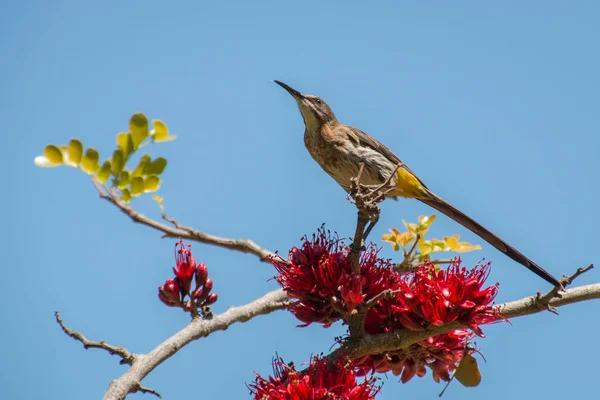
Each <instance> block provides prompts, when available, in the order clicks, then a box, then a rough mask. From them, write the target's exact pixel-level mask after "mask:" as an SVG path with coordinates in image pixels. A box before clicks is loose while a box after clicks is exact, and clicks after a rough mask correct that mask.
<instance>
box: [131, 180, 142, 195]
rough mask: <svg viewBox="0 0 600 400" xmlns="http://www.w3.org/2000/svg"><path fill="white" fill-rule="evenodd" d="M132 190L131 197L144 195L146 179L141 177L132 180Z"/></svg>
mask: <svg viewBox="0 0 600 400" xmlns="http://www.w3.org/2000/svg"><path fill="white" fill-rule="evenodd" d="M130 190H131V196H133V197H135V196H139V195H140V194H142V193H144V178H142V177H139V176H136V177H135V178H132V179H131V186H130Z"/></svg>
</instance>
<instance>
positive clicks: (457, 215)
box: [418, 189, 560, 286]
mask: <svg viewBox="0 0 600 400" xmlns="http://www.w3.org/2000/svg"><path fill="white" fill-rule="evenodd" d="M418 199H419V200H420V201H422V202H423V203H425V204H427V205H428V206H430V207H433V208H435V209H436V210H438V211H440V212H441V213H443V214H445V215H446V216H448V217H449V218H452V219H453V220H454V221H456V222H458V223H459V224H461V225H462V226H464V227H465V228H467V229H469V230H470V231H471V232H473V233H474V234H476V235H477V236H479V237H480V238H482V239H483V240H485V241H486V242H488V243H489V244H491V245H492V246H494V247H495V248H497V249H498V250H500V251H501V252H503V253H504V254H506V255H507V256H509V257H510V258H512V259H513V260H515V261H516V262H518V263H519V264H522V265H524V266H525V267H526V268H527V269H529V270H530V271H531V272H533V273H534V274H536V275H537V276H539V277H540V278H542V279H544V280H545V281H547V282H549V283H551V284H552V285H554V286H560V283H559V281H558V280H557V279H556V278H555V277H553V276H552V275H550V273H548V272H547V271H546V270H544V269H543V268H542V267H540V266H539V265H537V264H536V263H534V262H533V261H531V260H530V259H529V258H527V257H525V256H524V255H523V254H522V253H521V252H519V251H518V250H517V249H515V248H514V247H512V246H511V245H509V244H508V243H506V242H505V241H504V240H502V239H500V238H499V237H498V236H496V235H494V234H493V233H492V232H490V231H488V230H487V229H486V228H484V227H483V226H481V225H480V224H479V223H478V222H477V221H475V220H474V219H472V218H470V217H469V216H467V215H465V214H464V213H463V212H462V211H460V210H458V209H457V208H455V207H454V206H452V205H450V204H449V203H447V202H446V201H444V200H443V199H441V198H439V197H438V196H437V195H435V194H434V193H432V192H430V191H429V190H427V189H426V195H425V196H422V197H421V196H420V197H419V198H418Z"/></svg>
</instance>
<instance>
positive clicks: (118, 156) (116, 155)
mask: <svg viewBox="0 0 600 400" xmlns="http://www.w3.org/2000/svg"><path fill="white" fill-rule="evenodd" d="M111 166H112V173H113V174H115V175H118V174H120V173H121V171H122V170H123V168H124V167H125V154H124V153H123V150H122V149H116V150H115V151H114V152H113V156H112V160H111Z"/></svg>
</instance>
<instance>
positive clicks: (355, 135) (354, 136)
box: [345, 126, 428, 189]
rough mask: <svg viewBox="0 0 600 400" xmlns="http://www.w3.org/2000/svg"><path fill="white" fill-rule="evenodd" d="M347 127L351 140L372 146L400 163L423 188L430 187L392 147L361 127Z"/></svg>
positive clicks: (394, 161) (396, 162) (392, 160)
mask: <svg viewBox="0 0 600 400" xmlns="http://www.w3.org/2000/svg"><path fill="white" fill-rule="evenodd" d="M346 128H347V129H345V132H346V134H347V135H348V138H349V139H350V140H353V141H354V142H355V143H356V144H359V145H362V146H367V147H370V148H372V149H373V150H375V151H377V152H379V153H380V154H382V155H383V156H384V157H385V158H387V159H388V160H390V161H391V162H393V163H394V164H396V165H397V164H400V168H403V169H405V170H406V171H408V172H409V173H410V174H411V175H412V176H414V177H415V178H416V179H417V180H418V181H419V183H420V184H421V185H422V186H423V188H425V189H428V188H427V186H426V185H425V183H423V181H422V180H421V179H419V177H418V176H417V174H415V173H414V172H413V171H411V169H410V168H408V167H407V166H406V164H404V163H403V162H402V161H401V160H400V159H399V158H398V156H397V155H395V154H394V153H392V151H391V150H390V149H388V148H387V147H386V146H385V145H384V144H383V143H381V142H379V141H378V140H377V139H375V138H374V137H372V136H370V135H368V134H366V133H365V132H363V131H361V130H360V129H356V128H354V127H351V126H346Z"/></svg>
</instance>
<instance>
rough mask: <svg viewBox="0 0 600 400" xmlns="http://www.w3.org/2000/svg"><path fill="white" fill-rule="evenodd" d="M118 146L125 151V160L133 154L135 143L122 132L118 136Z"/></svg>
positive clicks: (129, 136)
mask: <svg viewBox="0 0 600 400" xmlns="http://www.w3.org/2000/svg"><path fill="white" fill-rule="evenodd" d="M117 146H119V148H120V149H121V150H122V151H123V155H124V156H125V159H127V157H128V156H129V155H130V154H131V153H132V152H133V141H132V140H131V135H129V134H128V133H125V132H121V133H119V134H118V135H117Z"/></svg>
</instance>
